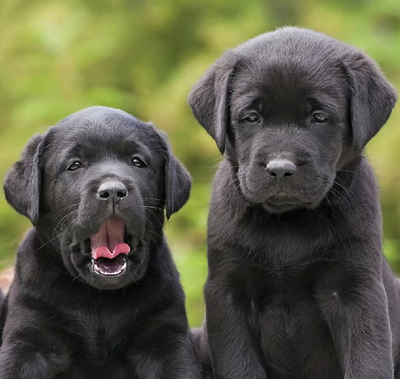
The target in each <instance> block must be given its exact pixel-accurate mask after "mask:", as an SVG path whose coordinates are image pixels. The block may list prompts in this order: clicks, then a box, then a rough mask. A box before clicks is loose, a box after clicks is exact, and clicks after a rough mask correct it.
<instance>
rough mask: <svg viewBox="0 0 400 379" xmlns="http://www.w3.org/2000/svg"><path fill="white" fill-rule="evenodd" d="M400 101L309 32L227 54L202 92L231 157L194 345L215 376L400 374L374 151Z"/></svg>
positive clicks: (397, 301)
mask: <svg viewBox="0 0 400 379" xmlns="http://www.w3.org/2000/svg"><path fill="white" fill-rule="evenodd" d="M396 97H397V96H396V93H395V91H394V89H393V88H392V86H391V85H390V84H389V83H388V81H387V80H386V79H385V77H384V76H383V74H382V72H381V71H380V69H379V68H378V66H377V65H376V64H375V63H374V62H373V61H372V60H371V59H370V58H368V57H367V56H366V55H365V54H364V53H362V52H361V51H359V50H357V49H355V48H353V47H350V46H348V45H346V44H344V43H341V42H339V41H337V40H334V39H332V38H329V37H327V36H325V35H322V34H319V33H316V32H312V31H309V30H305V29H301V28H284V29H280V30H277V31H275V32H271V33H267V34H264V35H261V36H259V37H257V38H255V39H252V40H250V41H248V42H246V43H244V44H243V45H241V46H239V47H237V48H235V49H233V50H231V51H228V52H226V53H225V54H224V55H223V56H222V57H221V58H220V59H219V60H217V62H216V63H215V64H214V65H213V66H211V68H209V70H208V71H207V72H206V73H205V74H204V76H203V77H202V78H201V79H200V80H199V82H198V83H197V84H195V86H194V87H193V89H192V92H191V94H190V97H189V104H190V106H191V108H192V110H193V113H194V115H195V117H196V118H197V120H198V121H199V122H200V124H201V125H202V126H203V127H204V128H205V129H206V130H207V131H208V132H209V133H210V135H211V136H212V137H213V138H214V139H215V140H216V142H217V145H218V148H219V150H220V151H221V153H224V154H225V156H224V159H223V161H222V163H221V164H220V166H219V169H218V172H217V174H216V177H215V181H214V188H213V194H212V199H211V205H210V215H209V220H208V264H209V274H208V279H207V283H206V286H205V300H206V309H207V312H206V315H207V320H206V325H207V327H206V332H207V334H206V333H204V334H203V335H201V334H199V333H197V337H196V339H197V340H198V341H199V344H200V348H202V349H203V353H204V354H207V351H206V350H207V338H208V342H209V348H210V358H211V362H212V364H213V369H214V373H215V377H216V378H217V379H244V378H246V379H393V378H396V379H399V378H400V287H399V282H398V281H397V279H396V278H395V276H394V275H393V273H392V271H391V270H390V268H389V266H388V263H387V261H386V260H385V258H384V256H383V254H382V220H381V211H380V206H379V202H378V193H377V184H376V180H375V178H374V174H373V172H372V169H371V167H370V165H369V164H368V162H367V160H366V159H365V158H364V157H363V154H362V150H363V148H364V146H365V145H366V144H367V142H368V141H369V140H370V139H371V138H372V137H373V136H374V135H375V134H376V133H377V132H378V131H379V129H380V128H381V127H382V126H383V125H384V123H385V122H386V120H387V119H388V117H389V115H390V113H391V110H392V108H393V106H394V104H395V102H396ZM203 359H204V357H203Z"/></svg>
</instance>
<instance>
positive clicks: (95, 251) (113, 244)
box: [90, 217, 131, 276]
mask: <svg viewBox="0 0 400 379" xmlns="http://www.w3.org/2000/svg"><path fill="white" fill-rule="evenodd" d="M126 239H127V238H126V236H125V225H124V221H123V220H121V219H120V218H118V217H109V218H107V219H106V220H104V221H103V223H102V224H101V227H100V230H99V231H98V232H97V233H96V234H94V235H92V236H91V237H90V247H91V254H92V267H93V271H94V272H96V273H97V274H99V275H102V276H118V275H121V274H123V273H124V272H125V270H126V266H127V261H128V259H127V255H128V254H129V252H130V251H131V247H130V246H129V245H128V244H127V243H126Z"/></svg>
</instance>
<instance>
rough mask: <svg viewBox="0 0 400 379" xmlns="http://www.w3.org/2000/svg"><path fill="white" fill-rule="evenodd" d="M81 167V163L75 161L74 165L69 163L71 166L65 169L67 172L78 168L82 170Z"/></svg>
mask: <svg viewBox="0 0 400 379" xmlns="http://www.w3.org/2000/svg"><path fill="white" fill-rule="evenodd" d="M82 167H83V164H82V162H79V161H75V162H74V163H71V164H70V165H69V166H68V167H67V170H68V171H75V170H78V169H79V168H82Z"/></svg>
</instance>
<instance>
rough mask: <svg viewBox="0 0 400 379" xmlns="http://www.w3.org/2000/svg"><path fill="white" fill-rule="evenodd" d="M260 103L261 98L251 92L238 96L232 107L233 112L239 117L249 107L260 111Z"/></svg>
mask: <svg viewBox="0 0 400 379" xmlns="http://www.w3.org/2000/svg"><path fill="white" fill-rule="evenodd" d="M261 103H262V100H261V98H260V97H256V96H255V95H253V94H245V95H243V96H241V97H240V100H239V101H237V104H235V106H234V107H233V108H232V110H233V111H234V112H233V114H234V115H235V116H237V117H238V118H241V117H243V116H244V114H245V113H246V112H248V111H249V110H251V109H253V110H256V111H258V112H261V106H262V104H261Z"/></svg>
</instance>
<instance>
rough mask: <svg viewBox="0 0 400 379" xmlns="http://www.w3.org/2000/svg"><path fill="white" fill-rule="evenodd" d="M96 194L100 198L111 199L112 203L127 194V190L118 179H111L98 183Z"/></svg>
mask: <svg viewBox="0 0 400 379" xmlns="http://www.w3.org/2000/svg"><path fill="white" fill-rule="evenodd" d="M97 195H98V197H99V199H101V200H107V201H111V200H112V201H113V203H115V204H117V203H118V202H119V201H120V200H122V199H124V198H125V197H127V196H128V190H127V188H126V187H125V185H124V184H123V183H121V182H120V181H117V180H111V181H108V182H105V183H103V184H101V185H100V187H99V189H98V190H97Z"/></svg>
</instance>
